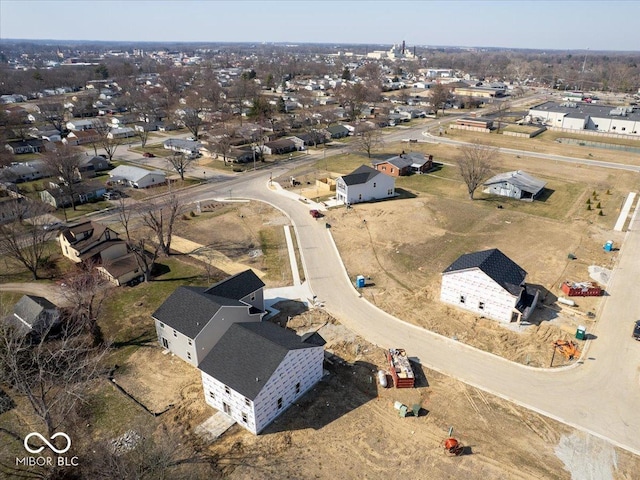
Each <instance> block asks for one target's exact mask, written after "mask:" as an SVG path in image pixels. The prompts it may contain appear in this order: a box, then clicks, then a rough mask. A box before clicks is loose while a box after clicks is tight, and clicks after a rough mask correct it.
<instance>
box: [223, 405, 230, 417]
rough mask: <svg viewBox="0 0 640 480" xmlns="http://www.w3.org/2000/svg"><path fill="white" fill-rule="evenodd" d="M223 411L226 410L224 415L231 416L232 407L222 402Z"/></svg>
mask: <svg viewBox="0 0 640 480" xmlns="http://www.w3.org/2000/svg"><path fill="white" fill-rule="evenodd" d="M222 409H223V410H224V413H226V414H227V415H231V407H230V406H229V405H227V404H226V403H224V402H222Z"/></svg>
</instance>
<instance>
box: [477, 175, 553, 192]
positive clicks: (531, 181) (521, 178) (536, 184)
mask: <svg viewBox="0 0 640 480" xmlns="http://www.w3.org/2000/svg"><path fill="white" fill-rule="evenodd" d="M502 182H507V183H510V184H511V185H514V186H516V187H518V188H519V189H520V190H522V191H524V192H529V193H532V194H533V195H536V194H537V193H538V192H540V190H542V189H543V188H544V186H545V185H546V184H547V183H546V182H543V181H542V180H538V179H537V178H535V177H532V176H531V175H529V174H528V173H526V172H523V171H522V170H516V171H514V172H505V173H499V174H498V175H496V176H494V177H491V178H490V179H489V180H487V181H486V182H484V184H485V185H493V184H495V183H502Z"/></svg>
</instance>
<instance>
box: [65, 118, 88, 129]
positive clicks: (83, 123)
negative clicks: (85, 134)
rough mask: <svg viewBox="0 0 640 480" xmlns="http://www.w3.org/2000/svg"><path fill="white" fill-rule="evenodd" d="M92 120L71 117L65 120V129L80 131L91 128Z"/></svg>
mask: <svg viewBox="0 0 640 480" xmlns="http://www.w3.org/2000/svg"><path fill="white" fill-rule="evenodd" d="M93 122H94V120H91V119H88V120H87V119H73V120H71V121H70V122H67V130H73V131H81V130H89V129H90V128H93Z"/></svg>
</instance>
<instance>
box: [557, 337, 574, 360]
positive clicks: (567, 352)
mask: <svg viewBox="0 0 640 480" xmlns="http://www.w3.org/2000/svg"><path fill="white" fill-rule="evenodd" d="M553 348H555V349H556V351H558V352H560V353H561V354H562V355H563V356H564V358H566V359H567V360H573V359H574V358H576V357H579V356H580V350H578V346H577V345H576V344H575V343H574V342H571V341H569V340H556V341H555V342H553Z"/></svg>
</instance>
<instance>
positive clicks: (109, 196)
mask: <svg viewBox="0 0 640 480" xmlns="http://www.w3.org/2000/svg"><path fill="white" fill-rule="evenodd" d="M102 198H104V199H105V200H117V199H118V198H120V192H116V191H111V192H107V193H105V194H104V195H102Z"/></svg>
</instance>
